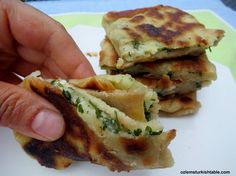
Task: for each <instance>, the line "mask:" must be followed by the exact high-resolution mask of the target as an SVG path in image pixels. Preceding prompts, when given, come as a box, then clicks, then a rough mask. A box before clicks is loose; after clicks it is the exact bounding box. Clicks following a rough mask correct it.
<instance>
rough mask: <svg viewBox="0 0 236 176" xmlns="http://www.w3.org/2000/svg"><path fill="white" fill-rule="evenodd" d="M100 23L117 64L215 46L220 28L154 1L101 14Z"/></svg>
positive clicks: (197, 50)
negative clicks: (134, 7) (152, 4)
mask: <svg viewBox="0 0 236 176" xmlns="http://www.w3.org/2000/svg"><path fill="white" fill-rule="evenodd" d="M102 24H103V27H104V29H105V31H106V36H107V38H108V39H109V40H110V41H111V43H112V46H113V47H114V49H115V51H116V53H117V55H118V56H119V57H118V60H117V62H116V68H119V69H120V68H126V67H130V66H131V65H134V64H135V63H140V62H150V61H154V60H159V59H166V58H176V57H180V56H183V55H195V56H196V55H199V54H201V53H203V52H204V50H205V49H206V48H209V47H212V46H216V45H217V43H218V42H219V41H220V39H221V38H222V37H223V35H224V31H223V30H219V29H207V28H206V27H205V26H204V25H203V24H201V23H200V22H198V21H197V20H196V19H195V18H194V17H193V16H192V15H190V14H188V13H186V12H184V11H181V10H179V9H177V8H174V7H170V6H163V5H157V6H153V7H148V8H140V9H135V10H127V11H112V12H108V13H107V14H105V15H104V16H103V20H102Z"/></svg>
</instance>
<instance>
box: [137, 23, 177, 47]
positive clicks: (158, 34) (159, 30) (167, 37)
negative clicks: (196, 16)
mask: <svg viewBox="0 0 236 176" xmlns="http://www.w3.org/2000/svg"><path fill="white" fill-rule="evenodd" d="M136 28H137V29H138V30H139V31H141V32H143V33H145V34H146V35H148V36H149V37H151V38H156V39H158V40H159V41H162V42H163V43H165V44H166V45H170V44H171V43H173V38H174V37H175V36H177V35H180V34H181V32H180V31H172V30H168V29H166V28H165V27H155V26H154V25H152V24H141V25H138V26H137V27H136Z"/></svg>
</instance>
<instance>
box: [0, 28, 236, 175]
mask: <svg viewBox="0 0 236 176" xmlns="http://www.w3.org/2000/svg"><path fill="white" fill-rule="evenodd" d="M69 32H70V34H71V35H72V37H73V38H74V40H75V41H76V42H77V44H79V46H80V48H81V50H82V51H83V52H84V53H86V52H99V50H100V42H101V40H102V39H103V38H104V31H103V29H101V28H95V27H88V26H76V27H74V28H72V29H71V30H69ZM88 59H89V61H90V62H91V64H92V65H93V67H94V69H95V71H96V73H97V74H102V73H105V72H104V71H101V70H100V69H99V67H98V59H97V58H96V57H89V58H88ZM216 67H217V73H218V79H217V80H216V81H215V82H214V83H213V84H212V85H211V86H210V87H207V88H204V89H202V90H201V91H199V93H198V99H199V101H200V102H201V104H202V107H201V108H200V110H199V112H198V113H197V114H195V115H193V116H187V117H180V118H161V122H162V124H163V125H164V126H165V129H166V130H168V129H173V128H175V129H177V136H176V138H175V139H174V140H173V142H172V143H171V144H170V146H169V147H170V149H171V151H172V154H173V157H174V160H175V165H174V166H173V167H172V168H167V169H153V170H148V169H147V170H138V171H131V172H129V173H126V172H121V173H113V172H110V171H109V170H108V169H107V168H106V167H103V166H98V165H94V164H90V163H89V162H77V163H75V164H73V165H72V166H70V167H69V168H68V169H66V170H63V171H56V170H54V169H48V168H45V167H42V166H40V165H39V164H38V163H37V161H35V160H33V159H31V158H30V157H29V156H27V155H26V154H25V153H24V151H23V150H22V149H21V148H20V146H19V144H18V143H17V142H16V141H15V140H14V137H13V135H12V132H11V131H10V130H9V129H6V128H0V148H1V150H0V175H7V176H12V175H34V176H39V175H40V176H42V175H43V176H54V175H63V176H67V175H68V176H69V175H70V176H71V175H81V176H82V175H83V176H90V175H102V176H106V175H107V176H108V175H119V176H120V175H122V176H125V175H129V176H151V175H153V176H154V175H155V176H156V175H181V174H180V172H181V171H185V170H188V171H189V170H193V171H214V170H215V171H230V172H231V174H227V175H235V173H236V140H235V139H236V127H235V125H236V106H235V105H236V84H235V80H234V79H233V77H232V75H231V73H230V71H229V69H228V68H227V67H225V66H223V65H220V64H217V63H216ZM188 175H190V174H188ZM200 175H202V174H200ZM211 175H213V174H211Z"/></svg>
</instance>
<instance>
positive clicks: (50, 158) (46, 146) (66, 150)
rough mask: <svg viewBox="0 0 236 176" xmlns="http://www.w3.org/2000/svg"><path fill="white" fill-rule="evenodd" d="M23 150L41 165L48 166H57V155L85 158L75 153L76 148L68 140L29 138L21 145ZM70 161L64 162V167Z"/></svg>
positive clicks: (75, 158)
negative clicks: (50, 140) (48, 140)
mask: <svg viewBox="0 0 236 176" xmlns="http://www.w3.org/2000/svg"><path fill="white" fill-rule="evenodd" d="M23 148H24V150H25V151H26V152H27V153H28V154H29V155H31V156H33V157H34V158H36V159H37V160H38V161H39V163H40V164H41V165H43V166H46V167H49V168H57V167H58V166H57V161H56V160H57V157H58V156H65V157H67V158H69V159H71V160H77V161H80V160H87V158H83V157H81V156H80V155H78V154H77V151H76V149H75V148H74V146H73V145H71V144H70V143H69V142H68V141H64V139H59V140H57V141H54V142H44V141H39V140H36V139H31V140H30V141H29V142H28V143H27V144H25V145H24V146H23ZM69 165H70V163H66V165H64V167H68V166H69Z"/></svg>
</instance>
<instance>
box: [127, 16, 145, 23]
mask: <svg viewBox="0 0 236 176" xmlns="http://www.w3.org/2000/svg"><path fill="white" fill-rule="evenodd" d="M144 19H145V18H144V16H143V15H137V16H135V17H133V18H132V19H131V20H130V21H131V22H133V23H140V22H142V21H143V20H144Z"/></svg>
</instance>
